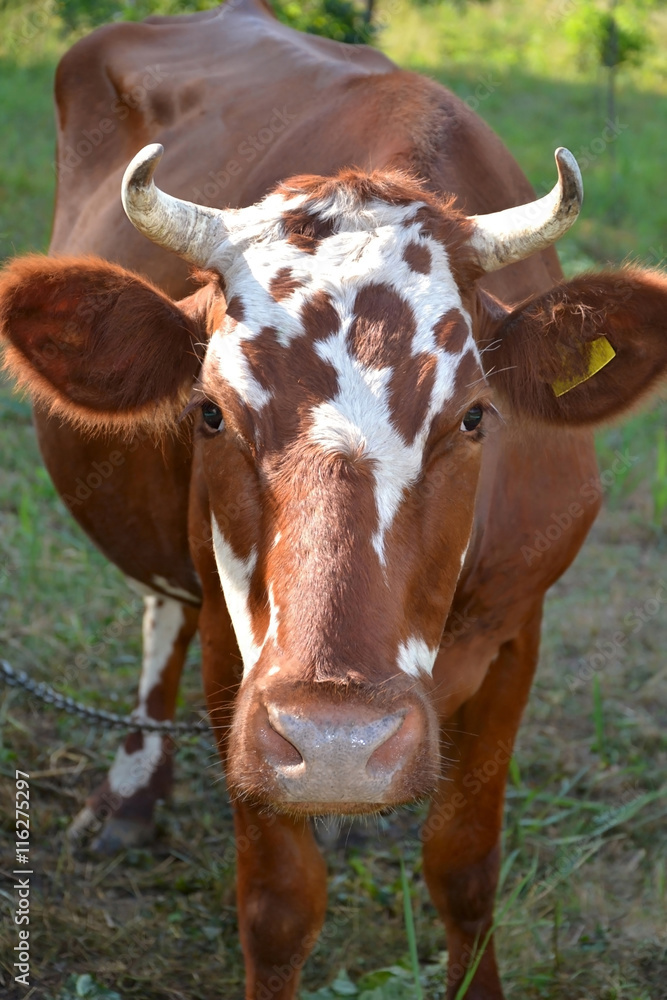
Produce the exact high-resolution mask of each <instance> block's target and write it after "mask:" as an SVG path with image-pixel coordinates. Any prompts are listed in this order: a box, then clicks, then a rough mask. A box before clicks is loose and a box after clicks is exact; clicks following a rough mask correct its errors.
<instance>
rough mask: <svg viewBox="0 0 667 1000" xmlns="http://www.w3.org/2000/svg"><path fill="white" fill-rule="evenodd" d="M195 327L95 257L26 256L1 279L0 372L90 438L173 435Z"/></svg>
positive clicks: (154, 293) (188, 378) (197, 334)
mask: <svg viewBox="0 0 667 1000" xmlns="http://www.w3.org/2000/svg"><path fill="white" fill-rule="evenodd" d="M191 298H192V299H194V298H195V297H194V296H192V297H191ZM200 312H201V311H200ZM201 324H202V316H201V315H199V314H198V312H197V310H196V309H187V307H186V308H185V309H184V308H180V307H179V305H177V304H176V303H174V302H172V301H171V300H170V299H169V298H167V297H166V296H165V295H163V294H162V292H160V291H158V290H157V289H156V288H154V287H153V286H152V285H151V284H149V283H148V282H147V281H146V280H144V279H143V278H140V277H138V276H137V275H135V274H132V273H131V272H130V271H126V270H125V269H124V268H122V267H118V266H117V265H115V264H110V263H109V262H108V261H104V260H99V259H96V258H93V257H84V258H76V257H72V258H67V257H42V256H38V255H31V256H28V257H21V258H18V259H17V260H15V261H13V262H12V263H11V264H10V265H9V266H8V267H7V268H6V269H5V270H4V271H3V272H2V274H1V275H0V338H1V339H2V340H3V341H4V342H5V345H6V349H5V367H6V368H7V369H8V370H9V372H10V373H11V374H12V375H13V376H14V377H15V378H16V380H17V382H18V383H19V385H21V386H22V387H24V388H26V389H27V391H28V392H29V393H30V394H31V395H32V396H33V397H35V398H36V399H39V400H40V401H42V402H44V403H46V405H47V406H50V407H51V409H52V410H54V411H55V412H57V413H59V414H61V415H62V416H63V417H64V418H65V419H67V420H70V421H73V422H75V423H78V424H80V425H81V426H84V427H86V428H88V429H90V430H97V429H101V428H105V427H108V428H114V429H119V428H120V427H122V426H125V427H126V428H127V430H128V432H130V433H131V432H132V430H133V429H134V428H135V427H136V426H138V425H139V424H149V425H151V426H153V427H155V428H156V430H157V429H164V428H166V427H167V426H173V424H174V421H175V417H176V416H177V414H178V412H179V410H180V409H181V408H182V405H183V403H184V400H186V399H187V396H188V393H189V392H190V389H191V386H192V382H193V379H194V377H195V376H196V374H197V371H198V370H199V364H200V361H199V358H198V357H197V354H196V350H195V347H194V345H195V344H196V343H197V342H199V341H201V340H203V339H204V335H205V334H204V330H202V329H201Z"/></svg>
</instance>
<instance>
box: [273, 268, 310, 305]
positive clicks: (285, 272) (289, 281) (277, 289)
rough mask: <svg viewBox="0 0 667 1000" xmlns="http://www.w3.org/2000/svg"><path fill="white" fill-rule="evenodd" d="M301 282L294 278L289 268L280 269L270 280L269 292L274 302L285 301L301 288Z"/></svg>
mask: <svg viewBox="0 0 667 1000" xmlns="http://www.w3.org/2000/svg"><path fill="white" fill-rule="evenodd" d="M302 285H303V282H302V281H300V280H299V279H298V278H295V277H294V274H293V273H292V269H291V268H290V267H281V268H280V270H279V271H278V272H277V274H274V276H273V277H272V278H271V282H270V284H269V292H270V294H271V295H272V297H273V298H274V299H275V300H276V302H280V301H282V299H287V298H289V296H290V295H291V294H292V293H293V292H295V291H296V290H297V288H301V286H302Z"/></svg>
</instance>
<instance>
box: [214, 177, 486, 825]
mask: <svg viewBox="0 0 667 1000" xmlns="http://www.w3.org/2000/svg"><path fill="white" fill-rule="evenodd" d="M420 194H421V192H420V191H419V189H417V188H415V187H414V186H413V187H410V186H407V185H400V184H399V183H398V182H396V181H395V182H394V183H393V184H388V183H387V182H386V180H385V183H384V184H383V185H382V186H380V185H379V184H377V185H374V184H372V183H369V182H368V181H367V180H364V181H362V180H361V179H360V178H358V177H356V176H354V175H350V176H349V177H346V178H339V179H337V180H336V181H335V182H329V183H326V184H323V183H322V182H318V183H314V182H312V181H311V182H305V181H304V182H303V183H302V184H299V183H298V182H296V183H291V184H290V185H289V187H288V188H285V189H283V190H281V191H279V192H278V193H277V194H275V195H273V196H272V197H270V198H268V199H266V201H265V202H264V203H262V204H261V205H260V206H258V207H257V208H253V209H252V210H250V211H249V212H241V213H239V215H238V219H237V228H236V229H233V228H231V227H230V230H229V235H228V240H227V242H226V244H225V246H224V248H223V251H222V254H221V257H222V259H220V258H218V259H216V256H215V255H214V256H213V258H212V260H211V264H212V266H214V267H216V266H217V268H218V273H219V274H220V276H221V277H224V290H225V295H226V298H227V311H226V315H225V316H224V319H222V321H221V322H220V323H219V325H218V324H214V325H215V329H213V331H212V335H211V337H210V341H209V344H208V349H207V353H206V358H205V361H204V365H203V369H202V373H201V377H200V381H199V385H198V387H197V389H196V392H195V401H197V403H198V406H199V408H200V409H201V417H200V418H199V420H198V430H197V435H198V438H199V447H200V449H201V459H202V466H203V469H204V471H205V476H206V480H207V485H208V495H209V502H210V507H211V530H212V537H213V545H214V548H215V556H216V561H217V565H218V569H219V574H220V581H221V584H222V588H223V591H224V594H225V598H226V602H227V606H228V608H229V611H230V613H231V616H232V620H233V623H234V627H235V631H236V635H237V638H238V641H239V645H240V648H241V653H242V656H243V664H244V683H243V688H242V693H241V697H240V699H239V703H238V707H237V712H236V717H235V721H234V726H233V730H232V738H231V747H230V753H229V762H230V763H229V780H230V782H231V784H232V786H235V787H236V788H237V790H240V791H243V792H246V793H251V794H258V793H259V794H261V795H263V796H269V797H270V798H271V799H272V800H274V799H275V798H276V797H278V798H284V799H285V800H287V801H289V802H290V803H293V804H296V803H299V804H301V806H302V808H305V809H310V808H313V809H318V810H320V811H321V809H322V808H323V806H324V805H326V807H327V808H337V807H339V806H341V805H342V806H344V807H345V808H355V809H360V808H363V807H367V806H375V805H377V804H379V803H383V802H393V801H398V800H402V799H406V798H412V797H413V796H414V795H415V794H417V793H420V792H423V791H425V790H427V789H428V788H429V786H430V785H431V784H432V782H433V780H434V776H435V773H436V768H435V762H436V759H437V736H436V729H435V722H434V719H433V717H432V715H431V712H430V711H429V709H428V702H427V699H426V697H425V692H424V683H426V684H428V681H429V678H430V676H431V671H432V668H433V664H434V660H435V657H436V654H437V651H438V646H439V643H440V638H441V635H442V631H443V628H444V624H445V619H446V616H447V612H448V609H449V607H450V604H451V600H452V597H453V594H454V590H455V587H456V582H457V579H458V576H459V573H460V570H461V566H462V562H463V557H464V555H465V550H466V546H467V543H468V538H469V535H470V530H471V523H472V516H473V508H474V502H475V488H476V482H477V476H478V471H479V465H480V451H481V438H482V434H483V427H484V424H485V422H487V421H489V420H493V419H494V413H493V408H492V406H491V405H490V402H489V400H488V390H487V389H486V386H485V380H484V375H483V371H482V367H481V363H480V357H479V354H478V351H477V347H476V344H475V341H474V338H473V335H472V327H471V320H470V315H469V312H468V310H467V309H466V305H465V303H464V296H463V291H462V289H461V283H462V281H463V280H465V279H468V281H470V280H471V279H472V262H471V260H470V255H469V254H466V251H465V244H466V241H467V237H468V233H467V231H466V224H465V220H464V219H462V218H461V217H460V216H458V215H457V214H456V213H454V212H452V211H451V210H450V209H446V208H442V209H441V208H436V207H434V206H430V205H425V204H424V202H423V200H422V199H421V197H420ZM248 215H249V216H250V218H248V217H247V216H248ZM453 258H454V259H456V261H457V267H456V273H454V269H453V266H452V264H451V260H452V259H453ZM466 267H467V268H468V273H466ZM462 276H463V278H462ZM222 312H223V310H222V309H220V310H219V311H218V312H217V313H216V310H215V309H214V310H213V311H212V315H214V316H216V314H217V315H221V314H222ZM445 470H446V471H445ZM425 765H426V766H425Z"/></svg>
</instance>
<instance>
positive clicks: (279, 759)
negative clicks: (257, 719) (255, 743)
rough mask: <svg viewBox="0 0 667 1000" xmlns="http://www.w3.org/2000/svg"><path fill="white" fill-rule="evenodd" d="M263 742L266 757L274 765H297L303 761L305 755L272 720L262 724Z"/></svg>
mask: <svg viewBox="0 0 667 1000" xmlns="http://www.w3.org/2000/svg"><path fill="white" fill-rule="evenodd" d="M261 742H262V744H263V749H264V753H265V755H266V759H267V760H268V761H269V763H270V764H272V765H273V766H274V767H295V766H296V765H297V764H302V763H303V757H302V756H301V754H300V753H299V751H298V750H297V748H296V747H295V746H294V744H293V743H290V741H289V740H287V739H285V737H284V736H281V735H280V733H277V732H276V730H275V729H274V728H273V726H272V725H271V722H270V721H269V723H268V725H266V726H262V731H261Z"/></svg>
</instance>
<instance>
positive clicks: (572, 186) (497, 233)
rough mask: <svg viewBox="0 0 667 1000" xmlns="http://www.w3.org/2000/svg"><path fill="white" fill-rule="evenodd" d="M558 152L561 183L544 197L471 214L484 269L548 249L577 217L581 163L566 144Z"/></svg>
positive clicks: (581, 194)
mask: <svg viewBox="0 0 667 1000" xmlns="http://www.w3.org/2000/svg"><path fill="white" fill-rule="evenodd" d="M554 156H555V157H556V165H557V167H558V183H557V184H556V185H555V187H554V188H553V190H552V191H550V192H549V194H547V195H545V196H544V198H539V199H538V200H537V201H531V202H529V203H528V204H527V205H519V206H518V207H516V208H507V209H505V210H504V211H503V212H492V213H490V214H489V215H472V216H470V220H471V221H472V222H474V223H475V232H474V233H473V236H472V239H471V240H470V245H471V246H472V247H473V249H474V250H476V252H477V255H478V258H479V263H480V265H481V267H482V269H483V271H484V273H487V272H488V271H497V270H498V268H499V267H504V266H505V264H511V263H513V261H516V260H523V259H524V258H525V257H530V255H531V254H534V253H537V252H538V251H539V250H544V249H545V248H546V247H549V246H551V244H552V243H555V242H556V240H558V239H560V237H561V236H562V235H563V234H564V233H566V232H567V231H568V229H569V228H570V226H571V225H572V224H573V223H574V222H575V221H576V219H577V216H578V215H579V210H580V208H581V202H582V201H583V197H584V188H583V184H582V182H581V172H580V170H579V165H578V163H577V161H576V160H575V158H574V156H573V155H572V153H571V152H570V151H569V149H565V148H564V147H563V146H559V147H558V149H557V150H556V152H555V154H554Z"/></svg>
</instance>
